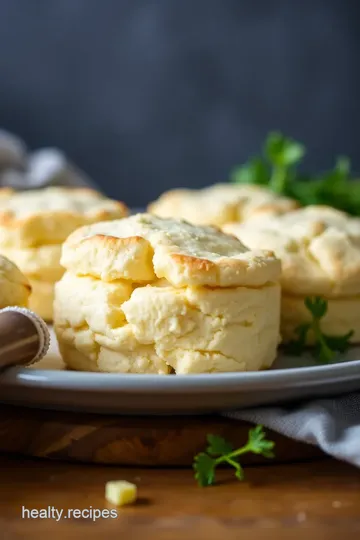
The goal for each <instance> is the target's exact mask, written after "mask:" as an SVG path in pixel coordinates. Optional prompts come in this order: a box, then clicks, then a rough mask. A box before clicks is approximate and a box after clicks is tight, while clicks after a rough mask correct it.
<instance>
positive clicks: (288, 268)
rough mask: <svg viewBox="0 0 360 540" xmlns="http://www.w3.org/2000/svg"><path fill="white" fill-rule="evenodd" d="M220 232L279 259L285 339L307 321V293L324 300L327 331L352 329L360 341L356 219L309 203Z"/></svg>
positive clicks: (359, 238)
mask: <svg viewBox="0 0 360 540" xmlns="http://www.w3.org/2000/svg"><path fill="white" fill-rule="evenodd" d="M223 230H224V231H226V232H228V233H231V234H234V235H235V236H237V237H238V238H239V239H240V240H241V241H242V242H244V243H245V244H246V245H248V246H249V247H250V248H253V249H261V248H265V247H266V248H267V249H271V250H273V251H274V252H275V254H276V255H277V256H278V257H279V258H280V259H281V262H282V276H281V285H282V291H283V307H282V335H283V338H284V340H285V341H286V340H288V339H289V337H290V336H291V335H292V334H293V330H294V328H296V327H297V326H298V325H299V324H301V323H303V322H306V321H307V320H308V312H307V310H306V308H305V306H304V299H305V297H306V296H322V297H324V298H325V299H327V300H328V306H329V311H328V314H327V316H326V317H325V319H324V321H323V322H322V325H324V326H323V327H324V331H325V332H327V333H332V334H333V335H336V334H339V335H340V334H343V333H346V332H348V331H349V330H354V332H355V334H354V336H353V341H354V340H356V341H358V340H359V337H360V336H359V331H360V322H359V321H360V319H358V317H357V314H358V307H357V304H358V302H359V301H360V296H359V295H360V219H359V218H354V217H351V216H349V215H348V214H346V213H344V212H341V211H339V210H336V209H333V208H329V207H326V206H309V207H306V208H303V209H300V210H296V211H294V212H291V213H288V214H286V215H284V216H279V217H276V218H272V219H268V218H264V219H262V220H259V221H257V222H256V223H255V222H254V223H251V224H250V223H249V224H242V225H241V224H240V225H239V224H228V225H225V226H224V227H223ZM343 310H346V311H347V312H345V311H343ZM328 330H329V332H328ZM330 330H331V332H330Z"/></svg>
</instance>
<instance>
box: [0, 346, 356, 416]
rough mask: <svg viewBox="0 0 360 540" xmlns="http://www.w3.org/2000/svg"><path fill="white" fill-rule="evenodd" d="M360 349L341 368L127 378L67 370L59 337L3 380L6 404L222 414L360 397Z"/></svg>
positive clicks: (289, 361) (301, 366) (283, 361)
mask: <svg viewBox="0 0 360 540" xmlns="http://www.w3.org/2000/svg"><path fill="white" fill-rule="evenodd" d="M357 358H360V348H359V347H358V348H353V349H352V350H351V351H350V352H349V353H347V355H346V356H345V357H343V358H342V359H341V362H338V363H334V364H331V365H326V366H316V365H314V363H313V362H312V361H311V359H310V358H300V359H299V358H291V357H289V356H280V357H279V358H278V360H277V361H276V363H275V366H274V367H273V368H272V369H271V370H268V371H261V372H255V373H251V372H248V373H221V374H207V375H170V376H161V375H127V374H108V373H83V372H74V371H66V370H65V368H64V364H63V362H62V361H61V359H60V357H59V354H58V351H57V347H56V342H55V338H53V341H52V347H51V350H50V351H49V354H48V355H47V357H46V358H44V359H43V360H42V361H41V362H39V364H37V365H36V366H34V367H32V368H12V369H9V370H7V371H6V372H4V373H2V374H1V375H0V396H1V401H2V402H4V403H14V404H22V405H27V406H32V407H42V408H50V409H70V410H74V411H75V410H77V411H88V412H102V413H115V414H181V413H186V414H189V413H204V412H216V411H223V410H228V409H233V408H241V407H242V408H244V407H249V406H254V405H266V404H270V403H280V402H285V401H290V400H291V401H292V400H297V399H303V398H309V397H318V396H324V395H335V394H340V393H344V392H348V391H352V390H360V360H357Z"/></svg>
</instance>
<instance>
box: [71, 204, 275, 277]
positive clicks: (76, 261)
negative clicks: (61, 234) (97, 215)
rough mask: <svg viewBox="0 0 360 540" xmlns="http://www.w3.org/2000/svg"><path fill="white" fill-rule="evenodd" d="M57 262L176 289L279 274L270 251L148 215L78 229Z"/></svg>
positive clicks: (84, 272) (214, 231)
mask: <svg viewBox="0 0 360 540" xmlns="http://www.w3.org/2000/svg"><path fill="white" fill-rule="evenodd" d="M61 264H62V265H63V266H64V267H65V268H67V269H69V270H71V271H72V272H74V273H76V274H79V275H91V276H94V277H98V278H100V279H103V280H105V281H113V280H117V279H127V280H130V281H132V282H139V283H144V282H149V283H151V282H153V281H155V280H157V279H161V278H165V279H167V280H168V281H169V282H170V283H171V284H173V285H175V286H180V287H181V286H186V285H192V286H213V287H231V286H240V285H244V286H246V285H248V286H254V287H256V286H261V285H264V284H265V283H267V282H273V281H276V280H277V279H278V277H279V274H280V263H279V261H278V260H277V259H276V258H275V257H274V255H273V253H272V252H269V251H267V250H254V251H253V250H249V249H248V248H246V247H245V246H244V245H243V244H242V243H241V242H239V240H237V239H236V238H235V237H232V236H229V235H226V234H224V233H222V232H221V231H219V230H218V229H216V228H214V227H198V226H195V225H191V224H190V223H187V222H185V221H182V220H175V219H164V218H159V217H156V216H152V215H150V214H137V215H135V216H131V217H129V218H125V219H121V220H117V221H112V222H103V223H96V224H93V225H89V226H85V227H82V228H80V229H79V230H77V231H75V232H74V233H73V234H72V235H70V237H69V238H68V239H67V241H66V242H65V244H64V246H63V252H62V260H61Z"/></svg>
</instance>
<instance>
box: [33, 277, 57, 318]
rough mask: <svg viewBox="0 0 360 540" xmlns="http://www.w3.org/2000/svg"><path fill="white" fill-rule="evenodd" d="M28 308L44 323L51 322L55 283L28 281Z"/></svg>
mask: <svg viewBox="0 0 360 540" xmlns="http://www.w3.org/2000/svg"><path fill="white" fill-rule="evenodd" d="M30 285H31V295H30V298H29V308H30V309H31V310H32V311H34V312H35V313H37V314H38V315H40V317H42V318H43V319H44V321H46V322H49V323H50V322H52V318H53V304H54V287H55V283H51V282H48V281H40V280H37V279H30Z"/></svg>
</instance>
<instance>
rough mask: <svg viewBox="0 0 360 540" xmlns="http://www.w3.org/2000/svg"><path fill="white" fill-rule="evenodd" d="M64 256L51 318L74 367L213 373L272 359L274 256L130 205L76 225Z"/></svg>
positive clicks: (276, 295) (276, 309) (276, 302)
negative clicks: (125, 213) (123, 214)
mask: <svg viewBox="0 0 360 540" xmlns="http://www.w3.org/2000/svg"><path fill="white" fill-rule="evenodd" d="M109 225H111V227H110V226H109ZM62 264H63V265H64V267H65V268H66V272H65V274H64V276H63V278H62V279H61V280H60V281H59V282H58V283H57V284H56V288H55V304H54V325H55V331H56V334H57V337H58V341H59V346H60V350H61V352H62V355H63V358H64V361H65V362H66V363H67V365H68V366H69V367H71V368H73V369H81V370H90V371H107V372H129V373H159V374H168V373H170V372H172V371H175V372H176V373H177V374H187V373H212V372H222V371H223V372H225V371H247V370H257V369H261V368H265V367H269V366H270V365H271V364H272V362H273V361H274V359H275V356H276V349H277V344H278V341H279V319H280V288H279V285H278V283H277V280H278V278H279V273H280V263H279V261H278V260H277V259H276V258H275V257H274V256H273V254H272V253H270V252H268V251H258V252H256V254H254V253H253V252H250V251H249V250H247V249H246V248H245V247H244V246H243V245H242V244H241V243H240V242H239V241H238V240H237V239H235V238H231V237H229V236H227V235H225V234H223V233H221V232H220V231H218V230H217V229H214V228H212V227H196V226H194V225H190V224H189V223H186V222H183V221H176V220H169V219H161V218H157V217H155V216H150V215H148V214H138V215H136V216H132V217H130V218H125V219H123V220H120V221H113V222H111V224H110V223H108V224H107V223H98V224H96V225H93V226H89V227H83V228H82V229H80V230H78V231H75V232H74V233H73V234H72V235H71V236H70V237H69V238H68V239H67V241H66V242H65V243H64V246H63V254H62ZM249 284H250V286H249ZM240 344H241V346H240Z"/></svg>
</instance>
